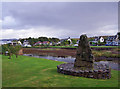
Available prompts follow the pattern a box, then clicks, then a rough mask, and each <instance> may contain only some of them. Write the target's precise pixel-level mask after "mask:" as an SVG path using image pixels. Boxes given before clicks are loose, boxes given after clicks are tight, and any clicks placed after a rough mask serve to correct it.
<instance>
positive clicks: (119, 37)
mask: <svg viewBox="0 0 120 89" xmlns="http://www.w3.org/2000/svg"><path fill="white" fill-rule="evenodd" d="M117 35H118V39H119V40H120V32H118V33H117Z"/></svg>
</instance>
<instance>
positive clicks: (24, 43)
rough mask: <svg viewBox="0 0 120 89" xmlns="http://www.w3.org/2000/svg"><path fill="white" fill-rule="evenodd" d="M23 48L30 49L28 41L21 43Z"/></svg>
mask: <svg viewBox="0 0 120 89" xmlns="http://www.w3.org/2000/svg"><path fill="white" fill-rule="evenodd" d="M22 46H23V47H31V45H30V43H29V42H28V40H24V42H23V45H22Z"/></svg>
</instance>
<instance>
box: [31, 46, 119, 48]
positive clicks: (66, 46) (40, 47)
mask: <svg viewBox="0 0 120 89" xmlns="http://www.w3.org/2000/svg"><path fill="white" fill-rule="evenodd" d="M90 47H91V48H120V46H90ZM32 48H77V47H76V46H34V47H32Z"/></svg>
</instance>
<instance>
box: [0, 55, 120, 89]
mask: <svg viewBox="0 0 120 89" xmlns="http://www.w3.org/2000/svg"><path fill="white" fill-rule="evenodd" d="M0 56H1V55H0ZM62 63H63V62H58V61H52V60H48V59H42V58H34V57H27V56H19V57H18V58H15V56H13V57H12V59H11V60H9V59H8V56H2V86H3V87H118V71H116V70H112V78H111V79H107V80H102V79H90V78H84V77H75V76H70V75H63V74H60V73H57V68H56V66H57V65H58V64H62ZM119 72H120V71H119Z"/></svg>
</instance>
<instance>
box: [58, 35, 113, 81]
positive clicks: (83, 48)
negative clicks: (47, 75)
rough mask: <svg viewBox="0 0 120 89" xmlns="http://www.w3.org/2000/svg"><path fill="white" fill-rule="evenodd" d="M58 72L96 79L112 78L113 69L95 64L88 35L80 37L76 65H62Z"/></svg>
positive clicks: (59, 66)
mask: <svg viewBox="0 0 120 89" xmlns="http://www.w3.org/2000/svg"><path fill="white" fill-rule="evenodd" d="M57 72H58V73H62V74H67V75H72V76H80V77H86V78H94V79H109V78H111V68H110V67H109V65H108V64H101V63H94V57H93V55H92V50H91V48H90V46H89V42H88V40H87V36H86V35H81V36H80V41H79V44H78V48H77V53H76V59H75V63H64V64H60V65H58V66H57Z"/></svg>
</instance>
